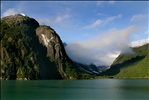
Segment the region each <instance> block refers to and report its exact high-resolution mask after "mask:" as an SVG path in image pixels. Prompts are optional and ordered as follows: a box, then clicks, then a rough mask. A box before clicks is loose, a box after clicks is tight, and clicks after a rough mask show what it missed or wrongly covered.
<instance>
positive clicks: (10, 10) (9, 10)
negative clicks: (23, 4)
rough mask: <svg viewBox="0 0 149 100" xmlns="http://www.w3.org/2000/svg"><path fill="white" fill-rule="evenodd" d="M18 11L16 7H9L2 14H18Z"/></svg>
mask: <svg viewBox="0 0 149 100" xmlns="http://www.w3.org/2000/svg"><path fill="white" fill-rule="evenodd" d="M17 13H18V12H17V11H16V10H15V9H14V8H10V9H7V10H6V11H5V12H4V13H3V14H2V15H3V17H5V16H9V15H13V14H17Z"/></svg>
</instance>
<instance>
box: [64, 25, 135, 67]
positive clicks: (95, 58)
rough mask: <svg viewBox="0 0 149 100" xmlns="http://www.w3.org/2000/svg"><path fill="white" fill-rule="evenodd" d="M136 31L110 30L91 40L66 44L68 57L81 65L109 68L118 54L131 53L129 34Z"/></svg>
mask: <svg viewBox="0 0 149 100" xmlns="http://www.w3.org/2000/svg"><path fill="white" fill-rule="evenodd" d="M135 30H136V27H135V26H130V27H128V28H125V29H122V30H112V31H108V32H107V33H104V34H103V35H101V34H97V35H96V36H94V37H93V38H91V39H88V40H84V41H76V42H73V43H69V44H67V46H65V50H66V52H67V54H68V56H69V57H70V58H71V59H72V60H73V61H75V62H78V63H81V64H86V65H90V64H94V65H96V66H110V65H111V64H112V63H113V61H114V60H115V58H116V57H117V56H118V55H119V54H120V53H129V54H130V53H133V52H132V50H131V48H130V47H129V45H130V42H129V37H130V34H131V33H132V32H133V31H135Z"/></svg>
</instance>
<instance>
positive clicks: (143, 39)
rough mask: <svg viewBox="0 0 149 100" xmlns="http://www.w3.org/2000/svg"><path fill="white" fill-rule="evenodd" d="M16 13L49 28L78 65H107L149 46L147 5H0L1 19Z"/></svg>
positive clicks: (54, 2)
mask: <svg viewBox="0 0 149 100" xmlns="http://www.w3.org/2000/svg"><path fill="white" fill-rule="evenodd" d="M17 13H23V14H25V15H27V16H29V17H31V18H34V19H36V20H37V21H38V22H39V24H40V25H48V26H51V27H52V28H53V29H54V30H55V31H56V32H57V33H58V34H59V36H60V37H61V39H62V41H63V42H66V43H67V44H68V45H67V46H66V47H65V49H66V51H67V53H68V55H69V56H70V57H71V58H72V59H73V60H74V61H77V62H80V63H85V64H90V63H93V64H95V65H110V64H111V63H112V62H113V61H114V59H115V58H116V57H117V55H118V54H119V53H120V52H127V53H128V51H129V53H130V52H132V51H131V50H130V49H129V46H132V47H134V46H139V45H142V44H145V43H148V42H149V29H148V27H149V20H148V17H149V2H148V1H1V18H2V17H5V16H8V15H12V14H17ZM107 59H108V60H107ZM105 60H107V61H105Z"/></svg>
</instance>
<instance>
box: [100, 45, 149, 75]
mask: <svg viewBox="0 0 149 100" xmlns="http://www.w3.org/2000/svg"><path fill="white" fill-rule="evenodd" d="M132 50H133V52H134V53H133V54H121V55H119V56H118V57H117V58H116V60H115V61H114V63H113V64H112V65H111V67H110V69H108V70H107V71H105V72H104V73H102V74H101V76H106V77H114V78H149V44H145V45H143V46H140V47H135V48H132Z"/></svg>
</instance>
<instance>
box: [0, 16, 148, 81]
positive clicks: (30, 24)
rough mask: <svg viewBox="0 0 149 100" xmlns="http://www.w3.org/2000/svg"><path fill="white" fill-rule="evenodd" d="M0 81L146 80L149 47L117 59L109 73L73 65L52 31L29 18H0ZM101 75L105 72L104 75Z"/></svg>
mask: <svg viewBox="0 0 149 100" xmlns="http://www.w3.org/2000/svg"><path fill="white" fill-rule="evenodd" d="M0 23H1V34H0V40H1V46H0V51H1V57H0V62H1V66H0V69H1V71H0V74H1V76H0V78H1V79H4V80H35V79H90V78H98V75H99V77H105V76H106V77H126V78H131V77H143V78H146V77H149V74H148V72H149V67H148V66H147V65H149V59H148V56H149V55H148V49H149V48H148V44H146V45H144V46H142V47H138V48H133V50H134V52H135V53H134V54H133V55H120V56H119V57H118V58H117V59H116V60H115V62H114V63H113V65H112V66H111V68H110V69H108V70H107V71H105V70H106V69H105V67H104V66H98V67H97V66H95V65H93V64H91V65H83V64H80V63H77V62H73V61H72V60H71V59H70V58H69V57H68V56H67V54H66V51H65V49H64V46H66V45H67V44H66V43H63V42H62V41H61V39H60V37H59V36H58V34H57V33H56V31H55V30H54V29H52V28H51V27H50V26H46V25H42V26H41V25H39V23H38V22H37V21H36V20H35V19H33V18H30V17H28V16H25V15H22V14H16V15H11V16H6V17H4V18H1V22H0ZM103 71H104V72H103Z"/></svg>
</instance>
